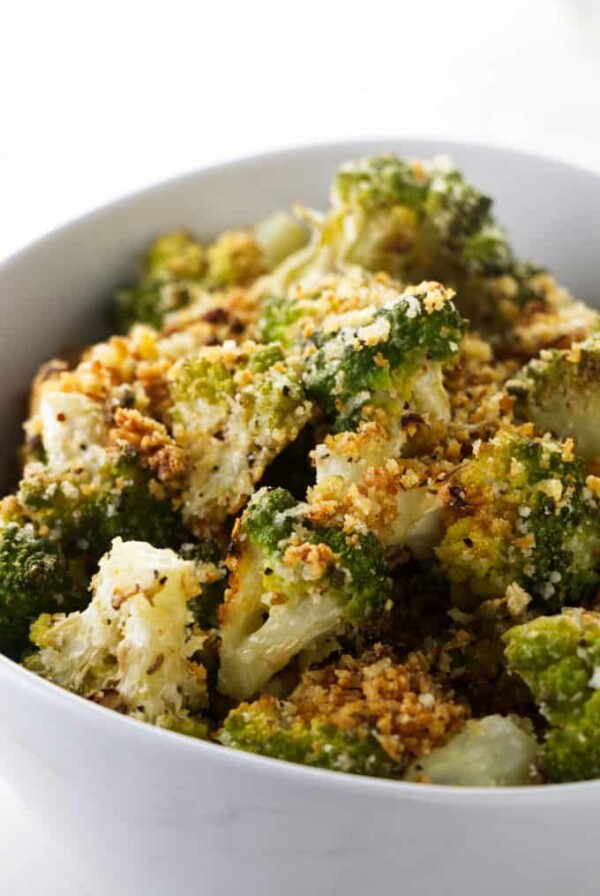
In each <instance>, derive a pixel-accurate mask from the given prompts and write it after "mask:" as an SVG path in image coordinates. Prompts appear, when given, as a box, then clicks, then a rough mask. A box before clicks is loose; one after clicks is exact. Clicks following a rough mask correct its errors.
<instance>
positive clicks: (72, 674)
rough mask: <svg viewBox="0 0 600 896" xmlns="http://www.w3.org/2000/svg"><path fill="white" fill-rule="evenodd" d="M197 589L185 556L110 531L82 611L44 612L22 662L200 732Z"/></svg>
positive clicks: (202, 692) (156, 719)
mask: <svg viewBox="0 0 600 896" xmlns="http://www.w3.org/2000/svg"><path fill="white" fill-rule="evenodd" d="M200 590H201V586H200V584H199V582H198V579H197V577H196V575H195V571H194V564H193V563H192V562H191V561H185V560H182V559H180V558H179V557H178V556H177V554H175V553H174V552H173V551H170V550H159V549H157V548H153V547H152V546H151V545H149V544H146V543H144V542H140V541H123V540H122V539H120V538H116V539H115V540H114V542H113V544H112V547H111V550H110V552H109V553H108V554H106V555H105V556H104V557H103V558H102V560H101V562H100V569H99V572H98V573H97V575H96V576H95V577H94V579H93V581H92V591H93V596H92V599H91V601H90V602H89V604H88V606H87V607H86V608H85V610H83V611H82V612H74V613H70V614H68V615H65V614H64V613H57V614H54V615H49V614H45V615H42V616H41V617H40V618H39V619H38V620H37V621H36V622H35V623H34V624H33V625H32V628H31V638H32V641H33V643H34V644H35V646H36V647H37V648H38V649H37V652H35V653H33V654H32V655H31V656H30V657H28V658H27V660H26V665H27V667H28V668H29V669H32V670H33V671H35V672H37V673H38V674H39V675H42V676H43V677H44V678H48V679H49V680H50V681H53V682H55V683H56V684H59V685H61V687H64V688H67V689H68V690H71V691H74V692H75V693H77V694H81V695H83V696H85V697H87V698H89V699H92V700H94V701H96V702H97V703H102V704H104V705H106V706H109V707H110V708H112V709H117V710H119V711H121V712H124V713H127V714H128V715H130V716H132V717H133V718H138V719H142V720H144V721H147V722H152V723H153V724H156V725H161V726H164V727H168V728H174V729H178V728H181V729H182V730H184V731H185V733H192V731H195V733H196V734H197V735H199V736H202V735H203V734H205V733H206V732H207V727H206V725H205V723H203V722H202V721H201V719H200V718H199V714H200V712H201V711H202V709H203V707H204V706H205V705H206V701H207V694H206V674H205V670H204V668H203V667H202V666H201V665H199V664H198V663H197V662H194V654H195V653H197V651H198V650H200V649H201V647H202V645H203V643H204V636H203V634H202V632H201V631H200V630H199V629H197V628H196V627H195V626H194V625H193V619H192V613H191V611H190V606H189V604H190V601H191V599H192V598H194V597H195V596H196V595H197V594H198V593H199V591H200ZM194 723H195V724H194Z"/></svg>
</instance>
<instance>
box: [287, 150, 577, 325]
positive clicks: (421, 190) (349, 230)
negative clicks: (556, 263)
mask: <svg viewBox="0 0 600 896" xmlns="http://www.w3.org/2000/svg"><path fill="white" fill-rule="evenodd" d="M491 207H492V202H491V200H490V199H489V198H488V197H487V196H485V195H483V194H482V193H480V192H479V191H478V190H477V189H476V188H475V187H474V186H472V185H471V184H469V183H468V182H467V181H466V180H465V179H464V177H463V175H462V174H461V173H460V172H459V171H458V170H457V169H456V168H455V166H454V165H453V164H452V162H451V161H450V160H448V159H446V158H437V159H433V160H431V161H423V160H414V161H406V160H404V159H401V158H398V157H397V156H393V155H387V156H374V157H368V158H364V159H359V160H358V161H355V162H350V163H348V164H346V165H343V166H342V167H341V168H340V170H339V172H338V174H337V176H336V178H335V179H334V182H333V186H332V190H331V209H330V210H329V212H327V213H326V214H325V215H318V214H316V213H309V212H307V213H306V216H307V219H308V221H309V223H310V224H311V225H312V228H313V236H312V240H311V242H310V244H309V246H308V247H306V248H304V249H302V250H301V251H300V252H297V253H295V254H294V255H291V256H290V257H289V258H288V259H286V261H285V262H284V264H282V265H281V267H280V268H279V269H278V270H277V271H276V272H275V275H274V277H273V282H272V286H273V287H274V288H273V289H272V291H273V293H274V294H281V293H282V291H283V292H285V290H286V289H287V287H288V286H289V285H290V284H292V283H295V282H297V281H298V280H300V279H303V278H305V277H306V276H307V275H314V274H315V273H317V274H318V273H321V274H322V273H325V272H327V271H330V270H332V269H334V268H335V267H336V266H339V265H340V264H359V265H361V266H362V267H364V268H367V269H368V270H372V271H382V270H383V271H387V272H388V273H390V274H392V276H394V277H397V278H398V279H399V280H401V281H403V282H404V283H415V282H419V281H420V280H441V281H442V282H443V283H444V284H445V285H446V286H449V287H454V288H455V289H457V290H458V303H459V308H460V310H461V311H462V312H463V313H464V314H465V315H466V316H467V317H469V318H470V319H471V320H472V321H473V322H474V323H476V324H477V325H478V326H481V327H485V328H487V329H489V330H491V331H492V333H494V335H495V337H497V338H498V339H499V340H500V341H501V342H511V341H512V325H513V324H515V323H517V322H518V320H519V318H520V317H521V315H522V314H523V312H524V311H526V310H527V308H528V307H530V306H532V305H537V306H538V307H540V303H541V304H543V305H545V306H547V307H548V308H552V309H554V308H556V307H558V306H559V305H560V304H564V303H569V302H571V301H572V299H571V297H570V296H569V294H568V293H567V291H566V290H564V289H562V288H560V287H559V286H557V284H556V283H555V282H554V281H553V280H552V278H551V277H549V275H548V274H547V273H546V272H545V271H543V270H541V269H540V268H537V267H535V266H533V265H530V264H524V263H522V262H521V261H519V259H518V258H517V257H516V256H515V253H514V252H513V250H512V248H511V246H510V243H509V241H508V239H507V236H506V234H505V232H504V231H503V230H502V228H501V227H499V225H498V223H497V222H496V220H495V218H494V217H493V215H492V213H491ZM277 287H279V290H278V289H277Z"/></svg>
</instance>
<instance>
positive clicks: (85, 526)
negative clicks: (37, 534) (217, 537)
mask: <svg viewBox="0 0 600 896" xmlns="http://www.w3.org/2000/svg"><path fill="white" fill-rule="evenodd" d="M18 499H19V502H20V504H21V506H22V508H23V512H24V513H25V514H26V515H27V517H28V518H29V519H31V520H32V521H33V522H34V523H35V525H36V526H37V527H38V528H40V527H43V528H44V530H46V531H48V532H50V533H51V537H52V538H53V539H55V540H56V541H59V542H60V543H61V545H62V547H63V549H64V551H65V552H66V553H67V554H68V555H69V556H78V555H83V554H85V555H86V556H87V557H88V558H89V559H90V560H91V561H92V563H93V562H96V561H97V560H98V559H99V558H100V557H101V556H102V555H103V554H104V553H105V552H106V551H107V550H108V548H109V547H110V543H111V541H112V540H113V538H116V537H117V536H121V537H122V538H124V539H127V540H128V539H137V540H140V541H147V542H149V543H150V544H152V545H154V546H155V547H159V548H163V547H175V548H177V547H179V546H180V545H181V544H183V543H185V542H186V541H190V540H191V535H190V533H189V531H188V530H187V529H186V527H185V526H184V524H183V521H182V518H181V515H180V514H179V513H178V512H177V511H176V510H174V508H173V505H172V503H171V500H170V499H169V498H168V497H167V496H166V495H165V494H164V489H162V487H161V486H160V485H159V484H158V483H157V482H156V480H155V479H154V478H153V476H152V474H151V473H150V472H149V471H148V470H146V469H145V468H144V467H142V465H141V464H140V463H139V460H138V458H137V457H136V455H135V452H132V451H131V452H129V451H127V452H123V453H119V454H117V455H116V456H112V457H111V456H108V458H107V461H106V463H105V465H104V466H103V467H101V468H100V469H99V471H98V472H97V474H96V475H94V476H93V477H90V475H89V473H88V472H86V471H82V472H80V473H79V472H78V471H77V470H75V471H69V472H63V473H60V474H55V473H51V472H50V471H48V470H47V469H46V468H44V467H40V468H39V469H36V468H30V471H29V474H28V475H27V476H26V477H25V478H24V479H23V480H22V481H21V484H20V487H19V492H18Z"/></svg>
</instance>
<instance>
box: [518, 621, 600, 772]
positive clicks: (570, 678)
mask: <svg viewBox="0 0 600 896" xmlns="http://www.w3.org/2000/svg"><path fill="white" fill-rule="evenodd" d="M504 640H505V642H506V656H507V659H508V662H509V665H510V668H511V669H512V670H513V671H514V672H515V673H517V674H518V675H520V676H521V678H523V680H524V681H525V682H526V683H527V685H528V686H529V688H530V689H531V691H532V694H533V697H534V699H535V700H536V702H537V704H538V706H539V708H540V711H541V712H542V714H543V715H544V717H545V718H546V719H547V720H548V723H549V726H550V727H549V730H548V733H547V734H546V738H545V741H544V745H543V750H542V769H543V772H544V774H545V776H546V778H547V780H549V781H555V782H562V781H582V780H587V779H590V778H598V777H600V692H599V690H598V687H599V685H600V614H598V613H592V612H587V611H584V610H565V611H563V613H562V614H561V615H560V616H547V617H538V618H537V619H534V620H533V621H532V622H528V623H527V624H525V625H519V626H517V627H515V628H512V629H510V631H508V632H507V633H506V635H505V636H504Z"/></svg>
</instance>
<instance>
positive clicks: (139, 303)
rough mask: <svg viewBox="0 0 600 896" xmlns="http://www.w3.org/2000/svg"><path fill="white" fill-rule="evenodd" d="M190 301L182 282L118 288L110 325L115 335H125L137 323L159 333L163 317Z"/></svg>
mask: <svg viewBox="0 0 600 896" xmlns="http://www.w3.org/2000/svg"><path fill="white" fill-rule="evenodd" d="M191 300H192V292H191V291H190V288H189V287H188V286H187V285H186V284H185V283H183V282H164V283H163V282H156V283H140V284H139V285H138V286H130V287H127V288H126V289H120V290H119V291H118V292H117V294H116V296H115V300H114V307H113V325H114V327H115V329H116V330H117V332H118V333H127V332H129V330H130V329H131V327H132V326H133V325H134V324H138V323H139V324H148V325H149V326H151V327H154V328H155V329H157V330H160V328H161V327H162V325H163V322H164V319H165V315H166V314H168V313H169V312H171V311H178V310H179V309H180V308H185V307H186V306H187V305H189V304H190V302H191Z"/></svg>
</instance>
